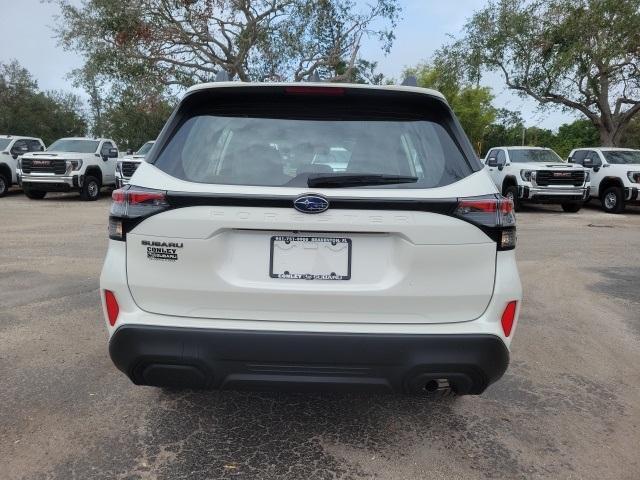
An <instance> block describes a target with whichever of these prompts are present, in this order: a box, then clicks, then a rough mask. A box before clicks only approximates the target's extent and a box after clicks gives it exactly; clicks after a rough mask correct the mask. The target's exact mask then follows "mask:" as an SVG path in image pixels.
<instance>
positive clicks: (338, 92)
mask: <svg viewBox="0 0 640 480" xmlns="http://www.w3.org/2000/svg"><path fill="white" fill-rule="evenodd" d="M284 91H285V93H287V94H289V95H323V96H327V97H340V96H342V95H344V88H341V87H305V86H300V87H286V88H285V89H284Z"/></svg>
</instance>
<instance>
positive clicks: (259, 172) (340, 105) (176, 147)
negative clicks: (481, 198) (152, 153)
mask: <svg viewBox="0 0 640 480" xmlns="http://www.w3.org/2000/svg"><path fill="white" fill-rule="evenodd" d="M375 98H376V97H369V98H368V105H367V106H365V104H364V103H362V102H361V101H359V100H357V99H356V100H353V99H347V98H333V97H331V98H327V99H320V100H319V99H312V98H306V97H297V98H288V97H283V99H282V101H280V102H277V103H271V102H267V103H264V102H261V101H259V100H257V102H256V103H246V98H244V102H243V103H241V104H238V103H235V102H234V103H233V104H231V105H227V106H225V105H221V104H219V103H218V104H215V107H213V106H211V107H210V108H207V107H206V105H205V106H203V105H202V103H200V102H198V103H197V107H196V108H193V109H191V108H190V107H189V103H188V102H187V103H186V105H185V106H183V113H184V116H182V118H181V119H180V121H179V122H177V126H176V128H175V130H174V131H173V134H172V136H171V138H170V140H169V141H168V143H167V144H166V145H165V146H164V148H163V149H162V151H161V153H160V154H159V156H158V157H157V158H155V159H152V160H151V161H152V162H153V163H155V165H156V166H157V167H158V168H160V169H161V170H163V171H165V172H166V173H168V174H170V175H172V176H174V177H177V178H180V179H183V180H188V181H191V182H199V183H210V184H227V185H256V186H306V181H307V178H308V177H309V174H332V173H349V174H354V175H358V174H383V175H401V176H411V177H417V178H418V181H417V182H415V183H403V184H394V185H387V186H385V187H384V188H431V187H438V186H443V185H448V184H451V183H454V182H456V181H458V180H460V179H462V178H464V177H466V176H468V175H470V174H471V173H473V172H474V171H475V170H478V169H479V168H474V166H473V164H472V163H471V162H470V161H468V159H467V156H465V155H464V153H463V150H462V148H461V146H460V142H461V141H466V139H465V138H464V137H462V138H460V131H459V130H457V131H456V129H457V128H458V127H457V124H456V123H455V122H454V121H453V119H452V118H451V116H450V115H449V113H448V111H447V109H446V107H444V106H443V105H442V104H441V103H440V102H437V104H438V105H434V108H432V109H429V108H427V109H425V110H421V109H419V108H417V107H416V106H415V105H411V104H409V103H407V104H406V105H403V104H402V102H397V101H396V102H395V103H392V102H388V101H381V102H380V103H379V104H376V102H375ZM192 103H193V102H192ZM431 103H433V104H435V103H436V102H434V101H433V100H432V101H431ZM212 104H213V102H212ZM456 134H457V135H458V138H456ZM376 188H383V187H380V186H378V187H376Z"/></svg>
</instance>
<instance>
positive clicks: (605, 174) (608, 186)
mask: <svg viewBox="0 0 640 480" xmlns="http://www.w3.org/2000/svg"><path fill="white" fill-rule="evenodd" d="M569 162H572V163H575V164H579V165H582V166H584V167H585V168H588V169H591V171H592V173H591V196H592V197H595V198H599V199H600V200H601V202H602V208H603V209H604V210H605V211H606V212H609V213H620V212H622V211H624V207H625V205H627V204H636V205H637V204H640V150H633V149H630V148H604V147H603V148H578V149H575V150H572V151H571V153H570V154H569Z"/></svg>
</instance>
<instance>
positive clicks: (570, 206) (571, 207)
mask: <svg viewBox="0 0 640 480" xmlns="http://www.w3.org/2000/svg"><path fill="white" fill-rule="evenodd" d="M581 208H582V204H581V203H578V202H572V203H563V204H562V210H564V211H565V212H569V213H576V212H579V211H580V209H581Z"/></svg>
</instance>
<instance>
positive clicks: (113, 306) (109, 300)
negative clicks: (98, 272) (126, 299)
mask: <svg viewBox="0 0 640 480" xmlns="http://www.w3.org/2000/svg"><path fill="white" fill-rule="evenodd" d="M104 303H105V305H106V306H107V317H108V318H109V325H111V326H112V327H113V326H114V325H115V324H116V320H118V314H119V313H120V306H119V305H118V301H117V300H116V296H115V295H114V294H113V292H112V291H111V290H105V291H104Z"/></svg>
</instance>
